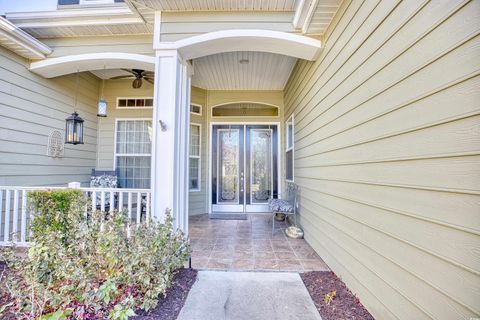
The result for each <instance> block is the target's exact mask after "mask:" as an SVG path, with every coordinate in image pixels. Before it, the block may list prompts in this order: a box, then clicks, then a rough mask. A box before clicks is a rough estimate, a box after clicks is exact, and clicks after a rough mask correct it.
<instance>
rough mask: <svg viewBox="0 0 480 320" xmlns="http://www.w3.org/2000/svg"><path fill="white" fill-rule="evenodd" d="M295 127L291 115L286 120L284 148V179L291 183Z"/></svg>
mask: <svg viewBox="0 0 480 320" xmlns="http://www.w3.org/2000/svg"><path fill="white" fill-rule="evenodd" d="M294 130H295V125H294V117H293V114H292V115H291V116H290V117H289V118H288V120H287V122H286V124H285V133H286V139H285V141H286V146H285V179H286V180H287V181H293V178H294V172H293V166H294V146H295V132H294Z"/></svg>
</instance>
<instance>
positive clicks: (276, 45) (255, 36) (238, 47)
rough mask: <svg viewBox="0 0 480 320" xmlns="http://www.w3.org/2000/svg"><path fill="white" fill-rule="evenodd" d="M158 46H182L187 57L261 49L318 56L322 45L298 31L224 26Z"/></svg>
mask: <svg viewBox="0 0 480 320" xmlns="http://www.w3.org/2000/svg"><path fill="white" fill-rule="evenodd" d="M154 49H155V50H178V51H179V52H180V54H181V55H182V57H183V58H184V59H186V60H188V59H195V58H199V57H204V56H208V55H212V54H216V53H223V52H233V51H260V52H270V53H277V54H283V55H286V56H291V57H295V58H300V59H305V60H315V59H316V58H317V57H318V55H319V54H320V51H321V49H322V46H321V42H320V41H319V40H317V39H313V38H309V37H305V36H301V35H298V34H293V33H287V32H280V31H272V30H255V29H233V30H222V31H215V32H209V33H205V34H201V35H198V36H193V37H189V38H186V39H181V40H178V41H175V42H160V43H154Z"/></svg>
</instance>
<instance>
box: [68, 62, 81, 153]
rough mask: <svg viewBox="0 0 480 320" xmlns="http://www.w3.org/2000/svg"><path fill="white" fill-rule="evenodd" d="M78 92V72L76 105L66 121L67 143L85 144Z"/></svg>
mask: <svg viewBox="0 0 480 320" xmlns="http://www.w3.org/2000/svg"><path fill="white" fill-rule="evenodd" d="M77 92H78V70H77V78H76V87H75V103H74V108H73V113H72V115H71V116H70V117H68V118H67V119H65V122H66V123H65V143H67V144H83V119H82V118H80V116H79V115H78V113H77V111H75V110H76V109H77Z"/></svg>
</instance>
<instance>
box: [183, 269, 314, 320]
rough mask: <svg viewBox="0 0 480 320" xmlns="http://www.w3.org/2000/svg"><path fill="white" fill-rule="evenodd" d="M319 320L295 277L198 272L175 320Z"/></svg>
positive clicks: (297, 278) (305, 291) (298, 277)
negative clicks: (195, 280) (196, 278)
mask: <svg viewBox="0 0 480 320" xmlns="http://www.w3.org/2000/svg"><path fill="white" fill-rule="evenodd" d="M224 319H225V320H256V319H258V320H266V319H268V320H294V319H298V320H300V319H301V320H321V317H320V315H319V314H318V311H317V309H316V307H315V305H314V304H313V301H312V299H311V298H310V295H309V293H308V291H307V289H306V288H305V285H304V284H303V281H302V279H301V278H300V276H299V275H298V273H283V272H223V271H200V272H199V273H198V280H197V282H196V283H195V284H194V285H193V287H192V289H191V290H190V293H189V294H188V297H187V300H186V302H185V305H184V306H183V309H182V310H181V312H180V315H179V316H178V318H177V320H224Z"/></svg>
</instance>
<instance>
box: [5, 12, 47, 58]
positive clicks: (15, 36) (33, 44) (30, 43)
mask: <svg viewBox="0 0 480 320" xmlns="http://www.w3.org/2000/svg"><path fill="white" fill-rule="evenodd" d="M0 33H1V34H2V35H3V36H4V37H6V38H8V39H9V40H10V41H12V42H14V43H16V44H18V45H19V46H21V47H22V48H25V49H26V50H28V51H29V52H31V53H32V55H33V56H35V57H37V58H40V59H41V58H45V56H47V55H49V54H50V53H52V49H51V48H50V47H48V46H47V45H45V44H43V43H42V42H40V41H38V40H37V39H35V38H34V37H32V36H31V35H29V34H28V33H26V32H25V31H23V30H21V29H20V28H18V27H17V26H15V25H14V24H13V23H11V22H10V21H8V20H7V19H5V18H3V17H0Z"/></svg>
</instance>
